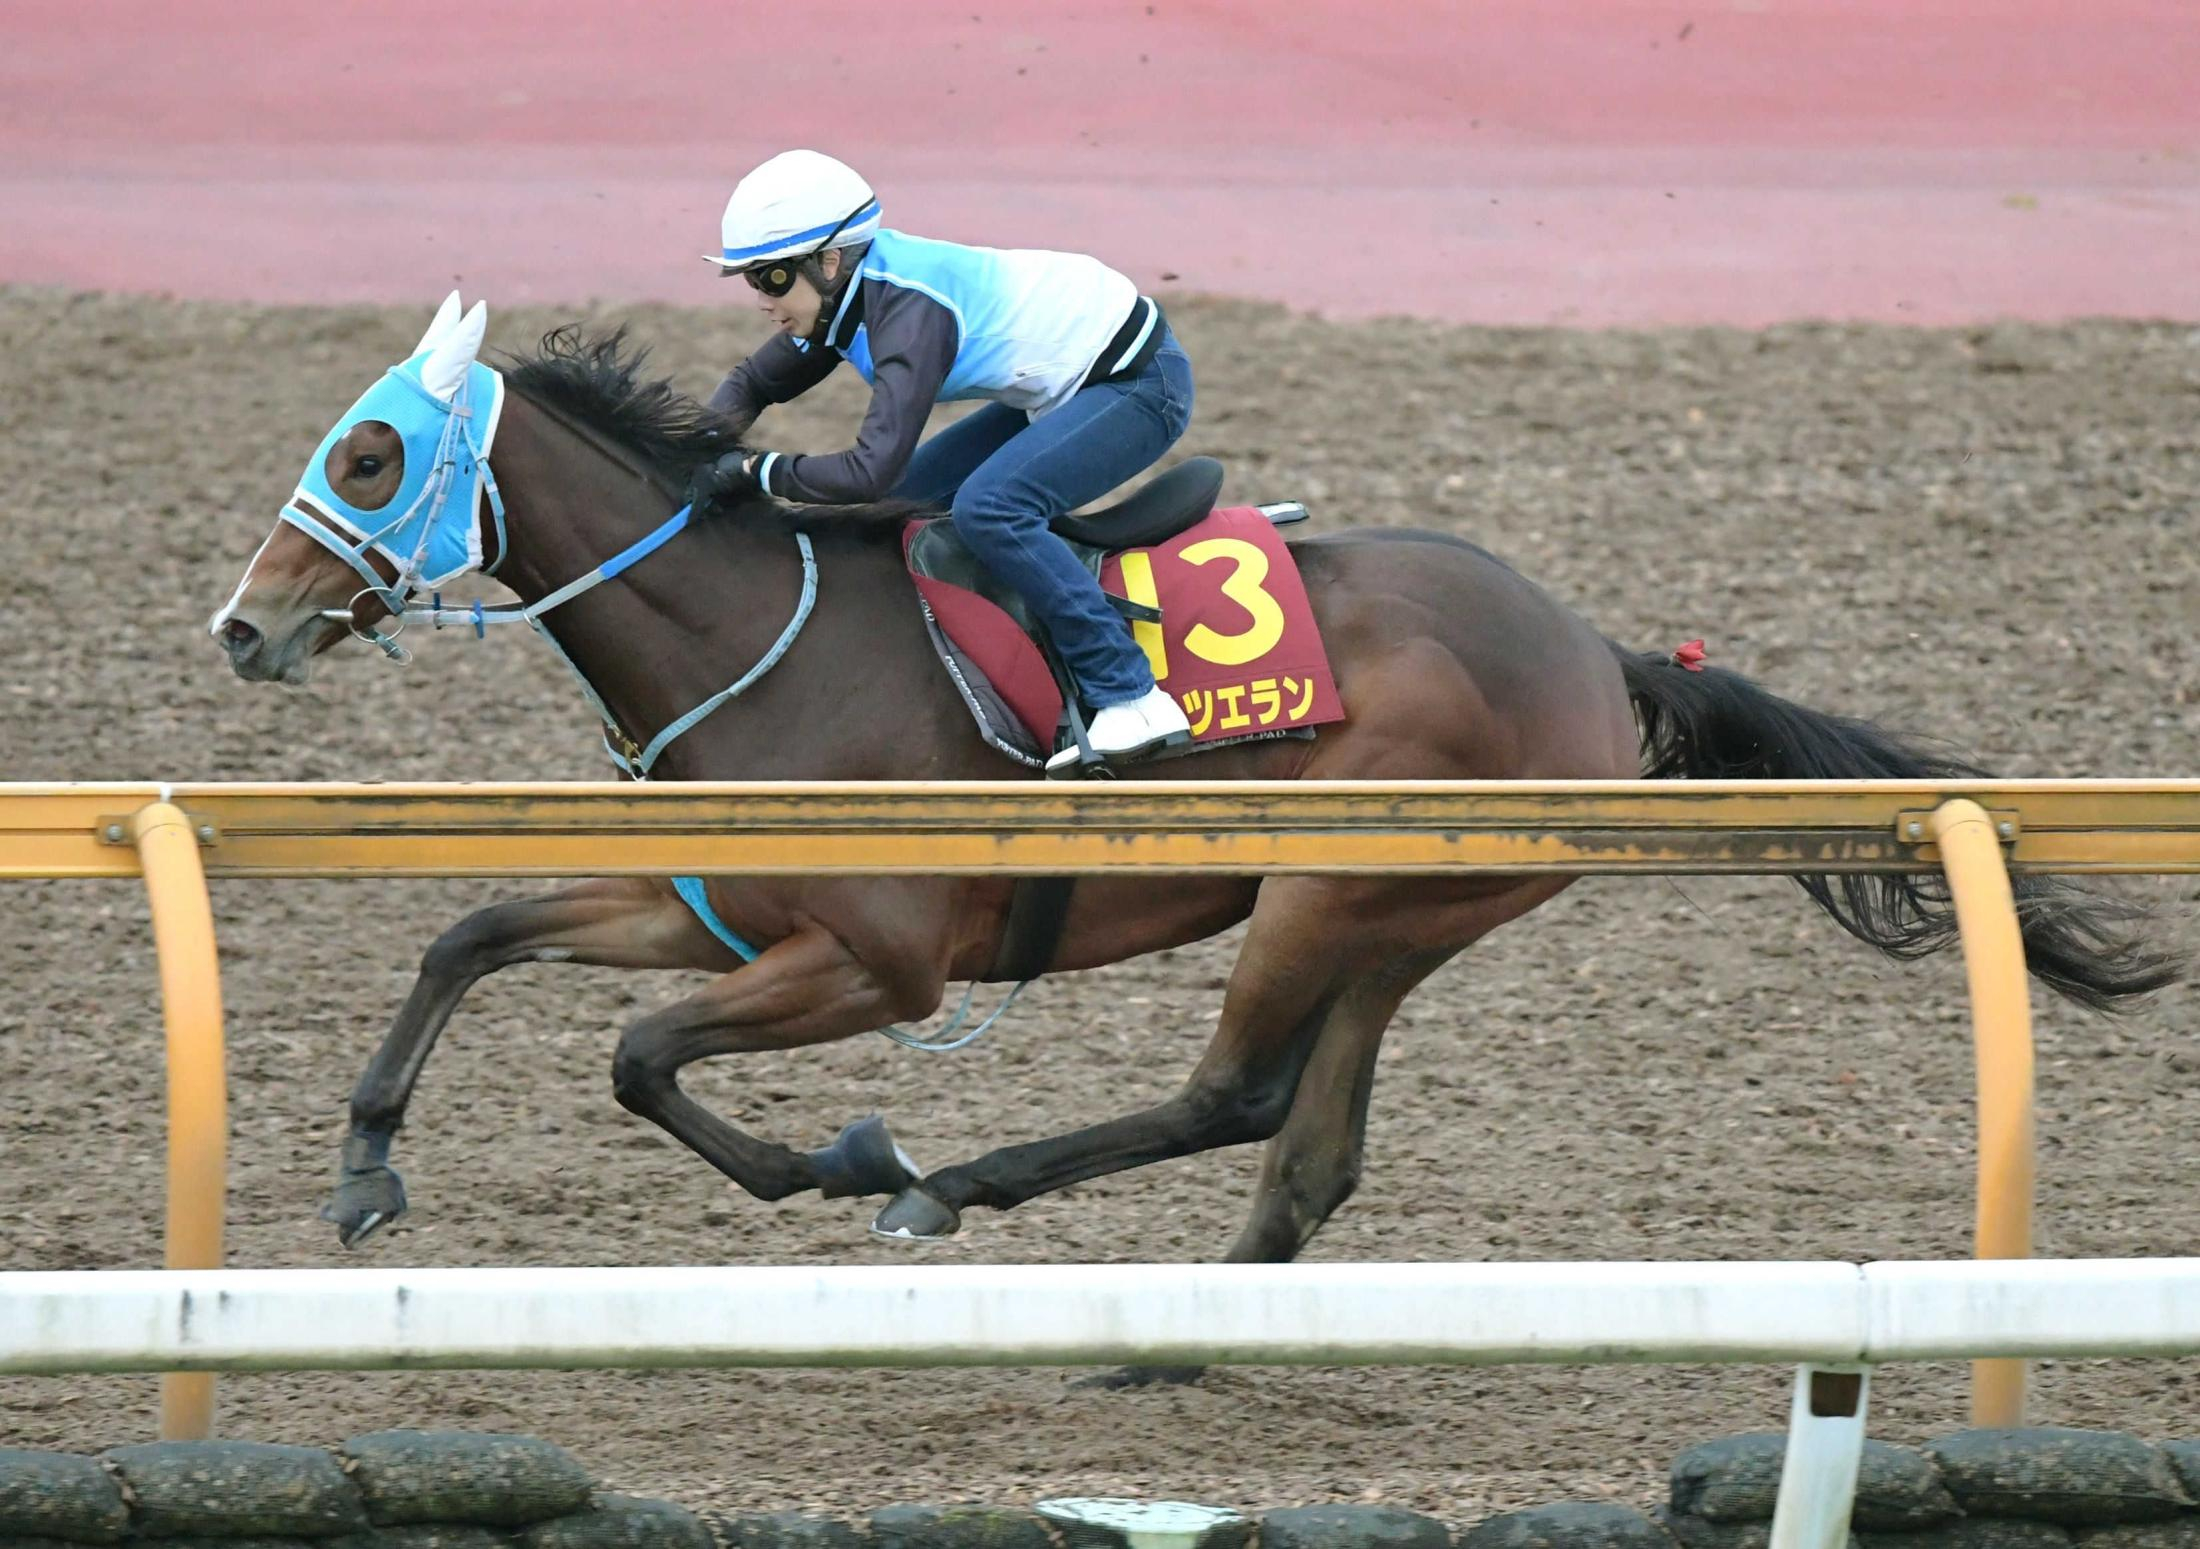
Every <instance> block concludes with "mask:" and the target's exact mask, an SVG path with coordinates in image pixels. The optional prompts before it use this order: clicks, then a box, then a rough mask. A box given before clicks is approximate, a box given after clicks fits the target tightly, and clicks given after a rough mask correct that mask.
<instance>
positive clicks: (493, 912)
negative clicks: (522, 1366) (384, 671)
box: [321, 877, 737, 1248]
mask: <svg viewBox="0 0 2200 1549" xmlns="http://www.w3.org/2000/svg"><path fill="white" fill-rule="evenodd" d="M736 961H737V959H735V958H734V956H733V954H732V953H731V952H730V951H728V950H727V949H726V947H725V946H724V945H723V944H722V943H720V942H719V941H718V940H717V939H716V938H715V937H713V936H712V935H711V934H710V932H709V931H708V930H706V929H705V928H704V926H703V924H702V922H701V921H699V920H697V919H696V918H695V916H694V914H693V913H692V912H691V911H690V910H689V909H688V907H687V905H685V904H683V903H682V902H680V899H679V897H678V895H677V894H675V893H673V892H672V891H671V889H670V888H669V887H667V886H665V885H664V884H662V883H659V882H653V881H651V880H649V879H648V878H645V877H627V878H619V879H614V880H602V881H593V882H582V883H578V884H576V885H575V886H572V887H568V888H563V889H560V890H559V891H558V892H555V893H548V894H544V895H543V896H541V897H539V898H523V899H518V900H515V901H513V902H511V903H501V904H491V905H490V906H489V907H488V908H486V909H479V910H476V911H475V912H474V913H472V914H470V915H468V916H467V917H466V918H465V919H463V920H461V921H459V922H458V923H457V924H456V925H454V926H452V927H451V928H450V929H449V930H447V931H445V932H444V933H443V934H442V935H441V936H438V937H437V938H436V940H435V944H434V945H432V946H430V947H429V948H428V950H427V954H426V955H425V956H424V957H423V958H422V960H421V964H420V977H419V978H418V979H417V980H416V981H415V982H414V984H413V988H412V993H411V994H410V995H408V996H406V997H405V1004H404V1006H403V1007H402V1008H401V1009H400V1010H399V1011H398V1013H397V1017H396V1020H395V1021H393V1022H392V1023H391V1024H390V1030H389V1032H388V1034H387V1035H386V1036H385V1037H384V1038H383V1040H382V1046H381V1047H380V1048H379V1049H377V1050H376V1051H375V1054H374V1058H373V1059H371V1060H369V1061H368V1062H367V1068H366V1070H365V1072H364V1073H363V1074H362V1075H361V1076H360V1077H359V1084H358V1086H356V1087H355V1088H353V1090H352V1094H351V1133H350V1135H349V1136H348V1137H347V1138H346V1139H345V1141H344V1156H343V1163H342V1166H341V1168H340V1169H339V1172H338V1175H337V1184H336V1193H335V1195H334V1197H333V1198H331V1199H330V1201H329V1203H328V1204H327V1205H326V1206H325V1207H324V1208H323V1209H322V1211H321V1217H322V1219H323V1220H326V1221H330V1222H333V1223H334V1224H335V1226H336V1234H337V1236H338V1238H339V1239H341V1240H342V1242H343V1244H344V1246H345V1247H347V1248H350V1247H356V1246H358V1245H359V1244H360V1243H361V1242H363V1241H364V1240H365V1239H366V1238H367V1237H368V1236H369V1235H370V1234H371V1233H373V1232H374V1231H375V1230H377V1229H378V1228H380V1227H384V1226H387V1225H388V1224H389V1223H390V1222H392V1221H394V1220H396V1219H397V1218H398V1217H399V1216H400V1215H402V1214H404V1211H405V1186H404V1183H403V1181H402V1180H401V1179H400V1178H399V1177H398V1175H397V1172H396V1169H394V1168H392V1167H391V1166H390V1165H389V1155H390V1142H391V1139H392V1137H394V1136H395V1135H396V1133H397V1128H398V1126H399V1125H400V1124H401V1123H402V1122H403V1121H404V1117H405V1105H406V1103H407V1102H408V1101H409V1100H410V1099H411V1097H412V1090H413V1084H414V1083H415V1082H416V1081H418V1080H419V1079H420V1068H421V1066H422V1065H424V1064H426V1063H427V1059H428V1052H429V1051H430V1050H431V1049H433V1048H434V1047H435V1041H436V1037H437V1035H439V1034H440V1033H441V1032H442V1031H443V1028H444V1026H445V1024H447V1023H448V1022H449V1021H450V1019H451V1013H452V1012H454V1011H456V1010H457V1009H458V1003H459V1001H461V1000H462V999H464V998H465V995H466V992H467V991H468V990H470V989H472V988H473V986H474V985H475V984H476V983H477V982H479V981H480V980H481V979H482V978H484V977H485V976H487V975H489V974H492V973H495V972H496V971H497V970H498V969H500V968H509V967H511V966H512V965H513V964H515V963H588V964H592V965H595V966H597V967H604V968H719V969H723V968H726V967H730V966H732V965H733V964H734V963H735V962H736Z"/></svg>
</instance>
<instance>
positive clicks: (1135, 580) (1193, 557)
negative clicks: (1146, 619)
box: [1123, 538, 1283, 679]
mask: <svg viewBox="0 0 2200 1549" xmlns="http://www.w3.org/2000/svg"><path fill="white" fill-rule="evenodd" d="M1183 559H1184V562H1185V563H1186V564H1191V565H1204V564H1206V563H1207V562H1208V561H1209V560H1213V559H1226V560H1229V561H1230V562H1231V563H1232V564H1233V565H1235V566H1236V567H1237V568H1236V569H1234V570H1232V571H1231V572H1230V577H1229V579H1228V580H1226V581H1224V582H1223V583H1222V595H1223V596H1225V597H1227V598H1229V599H1230V600H1231V601H1232V602H1234V603H1236V604H1237V605H1238V606H1239V607H1241V608H1243V609H1244V610H1245V611H1246V612H1247V613H1249V614H1251V615H1252V616H1253V622H1252V623H1251V624H1250V625H1248V626H1247V627H1246V628H1245V629H1243V630H1240V631H1239V632H1238V633H1237V634H1234V635H1225V634H1222V633H1220V632H1218V631H1216V630H1212V629H1209V628H1208V627H1207V626H1206V625H1205V624H1199V625H1195V626H1193V628H1192V630H1191V631H1190V633H1188V634H1186V635H1185V637H1184V646H1185V649H1187V650H1189V651H1190V652H1191V653H1192V654H1193V655H1194V656H1197V657H1199V658H1201V659H1202V660H1204V661H1210V662H1213V663H1214V664H1215V665H1216V666H1218V667H1242V666H1243V665H1244V664H1245V663H1247V662H1251V661H1258V660H1260V658H1262V657H1263V656H1266V655H1267V654H1268V653H1269V652H1270V651H1272V650H1274V649H1275V648H1276V642H1277V641H1279V640H1281V639H1282V638H1283V606H1282V604H1280V603H1278V602H1277V601H1276V599H1275V598H1273V597H1271V596H1269V595H1268V593H1267V592H1266V591H1265V590H1263V589H1262V587H1261V584H1260V583H1261V582H1263V581H1265V580H1267V579H1268V556H1267V555H1266V554H1263V553H1262V552H1261V551H1260V550H1259V548H1257V547H1256V546H1254V545H1253V544H1250V543H1247V542H1246V541H1245V540H1244V539H1243V538H1209V539H1207V540H1205V541H1204V542H1201V543H1195V544H1193V545H1191V546H1190V547H1189V548H1187V549H1185V550H1184V551H1183ZM1123 591H1124V593H1125V595H1127V596H1128V597H1129V598H1130V599H1131V601H1133V602H1142V603H1144V604H1145V605H1146V606H1147V607H1149V608H1152V607H1158V606H1160V596H1159V593H1158V592H1157V591H1156V590H1155V588H1154V580H1153V560H1152V557H1151V556H1150V555H1148V554H1145V553H1143V552H1141V551H1139V550H1135V549H1134V550H1132V551H1131V552H1130V553H1128V554H1125V555H1124V556H1123ZM1131 634H1132V635H1133V637H1135V638H1136V639H1137V641H1138V643H1139V645H1140V646H1142V647H1143V648H1144V649H1145V652H1146V660H1147V662H1148V663H1149V664H1150V665H1151V666H1152V668H1153V675H1154V677H1155V678H1157V679H1161V678H1166V677H1168V675H1169V656H1168V648H1167V647H1166V646H1164V645H1163V644H1162V640H1161V626H1160V625H1158V624H1143V623H1134V624H1132V625H1131Z"/></svg>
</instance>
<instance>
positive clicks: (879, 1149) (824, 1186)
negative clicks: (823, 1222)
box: [810, 1113, 924, 1199]
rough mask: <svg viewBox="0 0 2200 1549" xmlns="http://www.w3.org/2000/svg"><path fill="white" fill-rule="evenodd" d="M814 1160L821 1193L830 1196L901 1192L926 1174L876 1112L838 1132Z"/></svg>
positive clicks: (811, 1160) (828, 1197)
mask: <svg viewBox="0 0 2200 1549" xmlns="http://www.w3.org/2000/svg"><path fill="white" fill-rule="evenodd" d="M810 1162H811V1165H813V1166H814V1167H816V1168H817V1171H818V1177H819V1179H820V1180H821V1181H820V1182H819V1183H818V1186H817V1188H818V1192H819V1193H820V1194H823V1195H824V1196H825V1197H826V1198H827V1199H850V1198H854V1197H857V1196H860V1195H864V1194H899V1193H900V1192H901V1191H902V1190H903V1189H906V1188H907V1187H909V1185H910V1184H912V1183H915V1182H916V1181H917V1180H918V1179H919V1178H921V1177H923V1176H924V1169H922V1168H921V1167H919V1166H917V1164H916V1163H915V1162H912V1161H911V1160H910V1159H909V1153H908V1152H906V1151H904V1150H902V1148H901V1147H900V1146H899V1145H898V1144H897V1143H896V1142H895V1140H894V1137H893V1135H892V1133H891V1132H890V1131H888V1129H887V1128H886V1121H885V1120H884V1119H882V1118H880V1117H879V1116H878V1115H877V1114H875V1113H874V1114H872V1115H871V1116H870V1117H869V1118H867V1119H858V1120H856V1121H855V1123H853V1124H851V1125H849V1126H848V1127H847V1128H846V1129H844V1130H842V1131H841V1132H840V1133H839V1134H838V1135H835V1136H834V1137H833V1143H832V1144H831V1145H829V1146H827V1147H825V1149H824V1150H822V1151H812V1152H811V1153H810Z"/></svg>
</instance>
